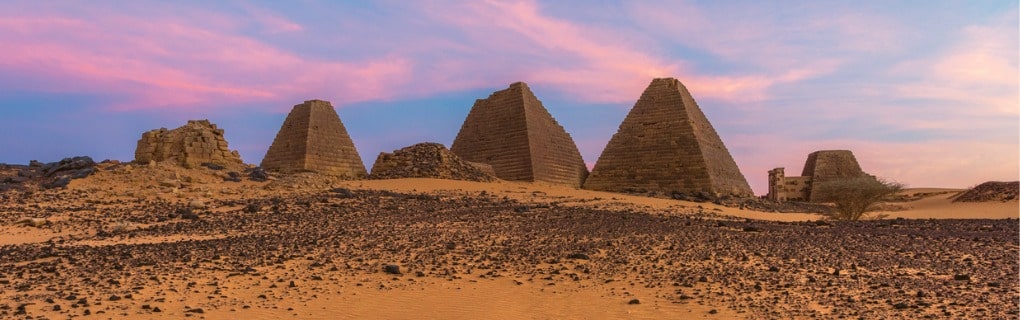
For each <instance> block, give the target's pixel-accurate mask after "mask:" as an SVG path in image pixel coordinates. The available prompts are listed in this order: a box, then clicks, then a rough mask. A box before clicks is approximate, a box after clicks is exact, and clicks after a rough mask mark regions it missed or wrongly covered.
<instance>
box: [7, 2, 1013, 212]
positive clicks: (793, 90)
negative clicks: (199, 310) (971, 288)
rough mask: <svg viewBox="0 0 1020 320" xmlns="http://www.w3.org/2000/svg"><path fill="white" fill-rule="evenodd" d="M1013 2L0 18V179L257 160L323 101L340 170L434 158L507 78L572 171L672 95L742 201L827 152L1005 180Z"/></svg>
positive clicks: (881, 165)
mask: <svg viewBox="0 0 1020 320" xmlns="http://www.w3.org/2000/svg"><path fill="white" fill-rule="evenodd" d="M1018 30H1020V27H1018V7H1017V1H1013V0H1009V1H878V0H875V1H740V0H734V1H644V0H639V1H609V0H595V1H548V2H544V1H229V0H226V1H17V0H14V1H3V2H0V44H3V45H2V49H0V163H22V164H24V163H28V161H29V160H33V159H35V160H40V161H44V162H49V161H57V160H60V159H61V158H64V157H69V156H77V155H88V156H92V157H93V158H96V159H97V160H102V159H116V160H124V161H127V160H132V159H133V157H134V148H135V146H136V143H137V141H138V139H139V138H140V137H141V134H142V133H143V132H145V131H147V130H151V129H156V128H160V127H166V128H176V127H179V126H181V125H183V124H184V123H185V122H186V121H187V120H188V119H209V120H210V121H212V122H213V123H216V124H217V125H218V126H219V127H220V128H223V129H224V130H225V131H226V138H227V140H228V142H229V143H230V147H231V149H236V150H238V151H239V152H240V153H241V156H242V158H243V159H244V160H245V162H247V163H256V164H257V163H258V162H260V161H261V159H262V157H263V156H264V155H265V152H266V150H268V148H269V145H270V144H271V143H272V141H273V138H274V136H275V135H276V132H277V131H278V130H279V128H280V126H281V125H282V123H283V120H284V118H285V117H286V114H287V112H288V111H290V109H291V108H292V107H293V106H294V105H295V104H299V103H301V102H302V101H305V100H310V99H323V100H328V101H331V102H332V103H333V105H334V106H336V108H337V112H338V113H339V114H340V117H341V119H342V121H343V122H344V124H345V125H346V127H347V130H348V132H349V134H350V136H351V137H352V138H353V140H354V142H355V145H356V147H357V148H358V151H359V152H360V154H361V158H362V160H363V161H364V162H365V166H366V167H367V168H371V166H372V163H373V162H374V160H375V158H376V156H377V155H378V154H379V152H389V151H392V150H394V149H399V148H402V147H405V146H409V145H412V144H415V143H418V142H425V141H432V142H439V143H443V144H445V145H447V146H449V145H450V143H452V142H453V139H454V137H455V136H456V134H457V131H458V130H459V129H460V124H461V123H462V122H463V121H464V118H465V117H467V113H468V111H469V110H470V108H471V106H472V104H473V103H474V101H475V100H476V99H482V98H485V97H487V96H488V95H489V94H490V93H492V92H493V91H496V90H502V89H505V88H506V87H507V86H508V85H509V84H510V83H513V82H516V81H524V82H527V83H528V84H529V86H530V87H531V89H532V91H533V92H534V93H535V94H536V96H537V97H538V98H539V99H540V100H541V101H542V102H543V104H544V106H545V107H546V108H547V109H548V110H549V112H550V113H551V114H552V115H553V116H554V117H555V118H556V119H557V121H558V122H559V123H560V124H561V125H563V127H564V128H565V129H566V130H567V132H568V133H570V134H571V136H572V137H573V139H574V141H575V142H576V144H577V146H578V148H579V150H580V151H581V155H582V157H583V158H584V160H585V162H586V163H587V164H588V166H589V168H590V167H592V166H593V165H594V164H595V162H596V161H597V160H598V156H599V154H600V153H601V152H602V149H603V148H604V147H605V145H606V143H608V141H609V139H610V137H612V135H613V134H614V133H615V132H616V130H617V128H618V126H619V124H620V122H622V121H623V119H624V117H625V116H626V114H627V112H628V111H629V110H630V108H631V107H632V106H633V105H634V103H635V102H636V101H637V99H638V97H639V96H640V95H641V92H642V91H643V90H644V88H645V87H646V86H647V85H648V84H649V83H650V82H651V80H652V79H653V78H661V77H675V78H677V79H679V80H680V81H681V82H682V83H684V84H685V85H686V86H687V88H688V89H689V90H690V91H691V93H692V94H693V96H694V98H695V99H696V100H697V102H698V105H699V106H700V107H701V109H702V111H703V112H704V113H705V114H706V115H707V116H708V119H709V120H710V121H711V122H712V124H713V125H714V127H715V129H716V131H717V132H718V133H719V135H720V136H721V137H722V139H723V142H724V143H725V145H726V147H727V148H728V149H729V151H730V153H731V154H732V155H733V157H734V159H735V160H736V162H737V164H738V165H739V166H740V169H741V171H742V173H743V174H744V176H745V177H746V178H747V180H748V182H749V183H750V184H751V186H752V188H753V189H754V190H755V192H756V193H757V194H765V193H767V189H768V186H767V181H768V179H767V178H768V174H767V171H768V170H769V169H772V168H774V167H785V168H787V169H786V171H787V172H788V173H792V174H790V175H796V174H798V173H799V172H800V170H801V169H802V168H803V165H804V161H805V159H806V157H807V154H808V153H810V152H812V151H816V150H829V149H849V150H852V151H853V152H854V154H855V155H856V156H857V159H858V162H860V164H861V166H862V168H863V169H864V170H865V171H867V172H868V173H871V174H873V175H876V176H879V177H883V178H886V179H890V180H894V181H898V182H901V183H905V184H907V185H908V186H909V187H959V188H964V187H970V186H973V185H975V184H978V183H981V182H984V181H989V180H1017V179H1018V175H1020V173H1018V168H1020V161H1018V158H1020V67H1018V59H1020V58H1018V57H1020V48H1018V47H1020V45H1018V42H1020V40H1018V39H1020V34H1018Z"/></svg>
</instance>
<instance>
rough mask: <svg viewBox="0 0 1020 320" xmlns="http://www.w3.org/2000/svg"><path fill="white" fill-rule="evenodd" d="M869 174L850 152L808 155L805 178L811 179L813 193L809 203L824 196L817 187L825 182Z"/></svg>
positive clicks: (805, 163)
mask: <svg viewBox="0 0 1020 320" xmlns="http://www.w3.org/2000/svg"><path fill="white" fill-rule="evenodd" d="M867 175H868V174H867V173H865V172H864V170H862V169H861V165H860V164H859V163H857V157H855V156H854V153H853V152H851V151H850V150H820V151H815V152H812V153H810V154H808V157H807V161H804V172H802V173H801V176H803V177H811V192H810V199H808V201H813V202H817V201H819V198H820V197H821V196H822V195H821V194H818V193H816V192H814V191H815V187H816V186H818V185H819V184H821V183H823V182H828V181H834V180H842V179H852V178H857V177H862V176H867Z"/></svg>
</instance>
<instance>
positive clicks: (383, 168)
mask: <svg viewBox="0 0 1020 320" xmlns="http://www.w3.org/2000/svg"><path fill="white" fill-rule="evenodd" d="M369 178H371V179H400V178H434V179H450V180H465V181H493V180H495V179H496V177H495V172H494V171H492V166H488V165H483V164H478V163H472V162H468V161H465V160H463V159H461V158H460V157H458V156H457V155H455V154H453V152H450V150H447V149H446V147H445V146H443V145H442V144H438V143H431V142H425V143H419V144H416V145H413V146H410V147H406V148H403V149H400V150H395V151H393V153H385V152H382V153H379V157H378V158H376V160H375V164H374V165H373V166H372V174H371V175H369Z"/></svg>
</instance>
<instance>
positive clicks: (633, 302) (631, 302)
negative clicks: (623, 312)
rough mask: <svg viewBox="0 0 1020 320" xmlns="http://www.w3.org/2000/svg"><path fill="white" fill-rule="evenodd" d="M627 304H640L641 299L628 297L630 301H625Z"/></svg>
mask: <svg viewBox="0 0 1020 320" xmlns="http://www.w3.org/2000/svg"><path fill="white" fill-rule="evenodd" d="M627 304H641V300H638V299H630V301H627Z"/></svg>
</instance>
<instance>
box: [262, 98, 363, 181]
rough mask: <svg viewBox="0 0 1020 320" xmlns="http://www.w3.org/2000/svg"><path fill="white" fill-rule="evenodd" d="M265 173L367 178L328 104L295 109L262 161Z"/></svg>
mask: <svg viewBox="0 0 1020 320" xmlns="http://www.w3.org/2000/svg"><path fill="white" fill-rule="evenodd" d="M261 166H262V167H263V168H264V169H266V170H273V171H278V172H283V173H293V172H301V171H314V172H318V173H322V174H328V175H334V176H341V177H347V178H355V179H357V178H364V177H365V176H367V174H368V173H367V171H366V170H365V165H364V163H362V162H361V156H360V155H358V150H357V149H356V148H355V147H354V141H352V140H351V137H350V136H349V135H348V134H347V128H346V127H344V124H343V122H342V121H340V116H339V115H338V114H337V113H336V110H335V109H333V105H332V104H330V103H329V101H323V100H308V101H305V102H304V103H302V104H299V105H295V106H294V108H293V109H291V111H290V113H289V114H288V115H287V119H286V120H284V122H283V126H282V127H280V131H279V133H277V134H276V138H275V139H273V144H272V145H271V146H270V147H269V151H267V152H266V156H265V158H263V159H262V164H261Z"/></svg>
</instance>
